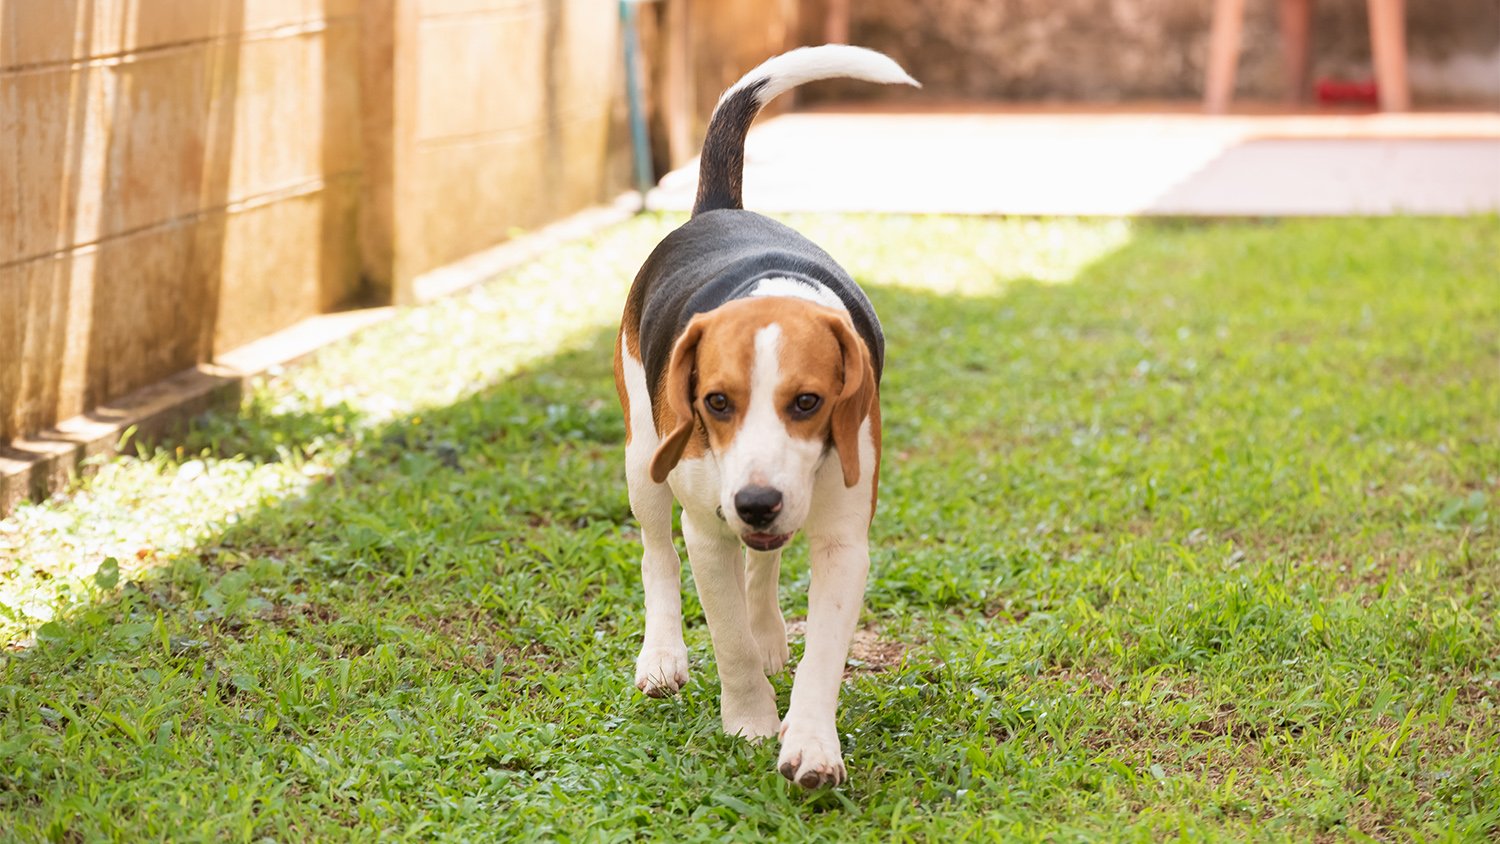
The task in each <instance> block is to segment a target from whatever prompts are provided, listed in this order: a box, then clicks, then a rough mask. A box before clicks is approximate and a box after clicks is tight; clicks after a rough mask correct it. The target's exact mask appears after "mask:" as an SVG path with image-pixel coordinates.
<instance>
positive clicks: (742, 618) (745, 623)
mask: <svg viewBox="0 0 1500 844" xmlns="http://www.w3.org/2000/svg"><path fill="white" fill-rule="evenodd" d="M682 535H683V538H684V539H685V540H686V541H687V548H688V564H689V565H691V566H692V568H693V580H694V581H696V582H697V585H698V600H699V602H701V603H702V604H703V614H704V616H706V617H707V619H708V632H709V636H710V637H711V638H712V639H713V643H714V661H715V662H717V663H718V666H719V684H720V686H721V689H720V692H719V706H720V717H721V718H722V719H723V723H724V732H726V733H728V734H730V735H740V736H744V737H745V738H747V739H751V740H752V741H753V740H759V739H763V738H766V737H768V736H774V735H776V730H777V728H778V727H779V726H780V719H778V718H777V716H776V692H775V690H774V689H772V688H771V683H770V681H768V680H766V675H765V672H764V662H763V660H762V658H761V650H760V646H759V645H758V644H757V642H756V640H755V636H754V634H753V633H752V632H751V628H750V613H749V610H748V608H747V606H746V603H745V553H744V550H743V549H742V547H741V546H740V543H739V540H738V539H737V538H735V537H734V535H733V534H729V533H726V532H725V531H724V529H723V525H722V524H721V523H720V522H719V521H718V519H717V518H715V517H714V516H713V515H711V514H710V515H708V516H707V517H706V518H705V517H704V515H703V514H701V513H696V512H694V511H689V510H687V509H684V510H683V513H682Z"/></svg>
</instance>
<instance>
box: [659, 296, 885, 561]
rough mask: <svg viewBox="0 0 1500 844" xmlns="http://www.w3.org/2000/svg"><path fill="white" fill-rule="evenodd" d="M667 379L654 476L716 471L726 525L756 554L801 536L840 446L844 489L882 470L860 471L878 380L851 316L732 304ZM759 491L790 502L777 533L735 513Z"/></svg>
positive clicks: (678, 352)
mask: <svg viewBox="0 0 1500 844" xmlns="http://www.w3.org/2000/svg"><path fill="white" fill-rule="evenodd" d="M664 378H665V384H664V385H663V389H662V391H661V393H660V395H662V396H663V397H664V398H665V399H666V401H664V402H661V403H659V404H661V405H665V407H664V408H661V409H659V412H658V414H657V418H656V423H657V429H658V431H659V432H660V433H661V435H662V443H661V446H660V448H659V449H658V450H657V452H656V455H655V456H654V458H653V460H652V466H651V474H652V477H653V478H654V479H655V480H656V481H657V482H661V481H662V480H664V479H665V478H666V476H667V474H668V473H669V472H670V471H671V470H672V468H673V467H675V466H676V465H677V463H678V462H679V461H680V460H694V459H700V458H704V457H708V458H710V459H713V460H714V461H716V463H717V465H718V468H719V477H720V489H719V506H720V509H721V512H722V513H723V517H724V519H725V521H726V522H727V523H728V524H729V525H730V526H731V527H732V528H734V530H735V532H736V533H738V534H740V536H741V537H743V538H745V541H746V543H747V544H750V545H752V547H764V546H767V545H769V546H771V547H779V545H780V544H782V543H784V542H785V541H786V540H787V539H788V538H790V536H791V534H793V533H795V532H796V531H797V530H798V529H800V528H801V527H802V523H803V521H804V520H805V519H806V518H807V513H808V509H809V506H810V504H811V498H812V488H813V476H814V473H815V471H816V470H817V468H818V466H819V464H820V463H821V462H822V460H823V458H824V456H825V454H827V447H828V446H829V445H830V444H831V445H832V446H833V447H835V448H836V449H837V450H838V458H837V459H839V460H840V462H841V464H842V470H843V475H844V483H845V485H846V486H853V485H854V484H855V483H856V482H857V481H858V480H859V476H860V473H861V472H862V471H866V472H873V471H874V467H873V466H867V467H862V466H860V459H859V447H858V443H857V436H858V431H859V428H860V424H861V423H862V422H863V421H864V419H865V418H866V416H868V415H869V413H870V410H871V406H872V405H873V403H874V400H875V394H876V386H875V375H874V371H873V369H872V367H871V364H870V358H869V353H868V352H867V351H866V349H865V347H864V344H863V343H862V342H860V340H859V339H858V337H857V335H856V334H855V333H854V330H853V328H852V326H851V325H850V322H849V318H848V316H847V315H846V314H844V313H843V312H842V311H837V310H834V309H832V308H827V307H824V306H822V305H818V304H814V303H812V302H809V301H806V300H802V299H795V298H790V297H779V296H776V297H763V298H750V299H742V300H738V301H735V302H731V303H729V304H727V305H724V306H722V307H720V308H717V309H715V310H713V311H710V312H709V313H706V314H700V315H699V316H697V317H695V318H694V319H693V320H692V322H690V323H689V324H688V327H687V329H686V330H685V331H684V332H683V334H682V336H681V337H680V338H679V339H678V341H677V343H676V345H675V346H674V348H673V351H672V360H671V363H670V364H669V365H668V367H667V370H666V372H665V374H664ZM695 420H696V421H695ZM699 424H701V426H702V428H701V431H702V433H701V434H700V433H699V432H698V430H697V426H698V425H699ZM757 489H761V490H766V489H768V490H775V491H776V492H779V493H780V497H781V501H780V504H779V507H778V509H777V512H776V515H775V519H774V521H771V522H770V523H768V524H761V525H752V524H749V523H747V522H746V521H745V520H744V519H742V518H741V517H740V513H739V512H738V510H737V506H736V495H738V494H740V493H742V492H744V491H746V490H757Z"/></svg>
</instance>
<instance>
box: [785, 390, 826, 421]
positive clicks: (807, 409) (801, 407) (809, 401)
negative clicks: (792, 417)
mask: <svg viewBox="0 0 1500 844" xmlns="http://www.w3.org/2000/svg"><path fill="white" fill-rule="evenodd" d="M822 403H823V399H822V398H820V397H819V396H818V395H817V394H815V393H802V394H801V395H799V396H797V397H796V398H795V399H792V410H794V411H796V412H797V413H800V414H802V415H803V416H806V415H808V414H810V413H812V412H813V411H814V410H817V409H818V405H820V404H822Z"/></svg>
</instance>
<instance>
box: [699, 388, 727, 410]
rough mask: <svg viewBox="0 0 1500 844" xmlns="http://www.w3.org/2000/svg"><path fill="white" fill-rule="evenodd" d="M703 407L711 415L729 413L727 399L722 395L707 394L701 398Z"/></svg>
mask: <svg viewBox="0 0 1500 844" xmlns="http://www.w3.org/2000/svg"><path fill="white" fill-rule="evenodd" d="M703 406H704V407H706V408H708V409H709V411H711V412H713V413H727V412H729V397H728V396H726V395H724V394H723V393H709V394H708V395H706V396H704V397H703Z"/></svg>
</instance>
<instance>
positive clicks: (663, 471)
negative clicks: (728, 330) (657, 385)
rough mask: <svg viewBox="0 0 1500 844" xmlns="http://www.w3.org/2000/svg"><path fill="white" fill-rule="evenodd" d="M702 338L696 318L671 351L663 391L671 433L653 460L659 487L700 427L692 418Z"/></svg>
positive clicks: (699, 318)
mask: <svg viewBox="0 0 1500 844" xmlns="http://www.w3.org/2000/svg"><path fill="white" fill-rule="evenodd" d="M702 337H703V317H701V316H697V317H694V318H693V321H692V322H689V323H688V327H687V329H686V330H684V331H683V332H682V336H681V337H678V338H677V344H676V345H674V346H673V347H672V360H671V362H670V363H668V364H667V373H666V384H665V385H663V388H662V391H661V395H662V397H663V398H664V399H666V402H667V411H668V413H670V414H671V417H672V422H671V425H672V430H671V432H670V433H668V434H667V435H666V436H665V437H662V441H661V445H659V446H657V447H656V454H654V455H652V456H651V480H653V481H655V482H657V483H664V482H665V481H666V480H667V475H668V474H670V473H671V472H672V469H673V468H675V467H676V466H677V461H679V460H681V459H682V452H683V451H684V450H685V449H687V444H688V439H689V438H690V437H691V436H692V434H693V426H694V425H695V424H697V419H696V417H694V416H693V369H694V367H695V366H696V365H697V363H698V341H699V340H700V339H702Z"/></svg>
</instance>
